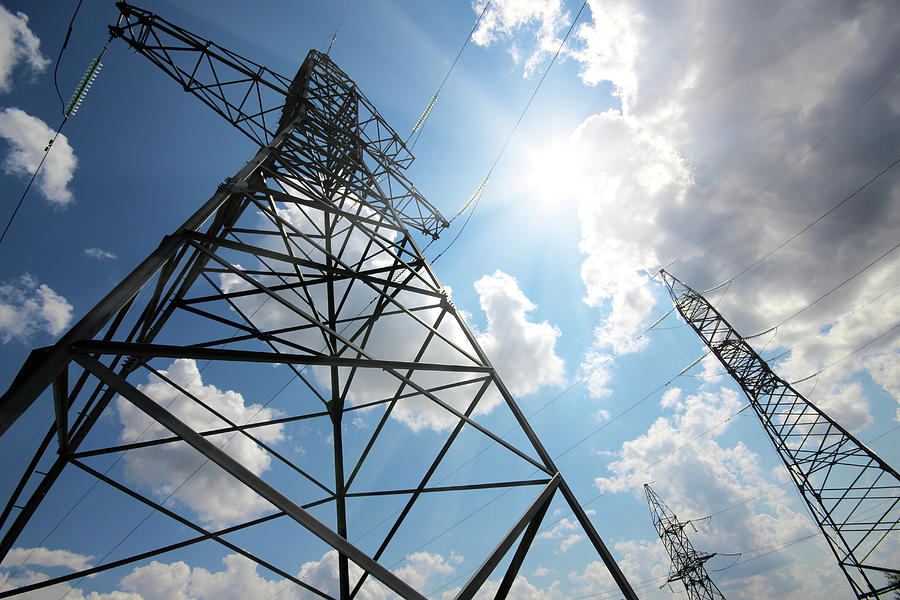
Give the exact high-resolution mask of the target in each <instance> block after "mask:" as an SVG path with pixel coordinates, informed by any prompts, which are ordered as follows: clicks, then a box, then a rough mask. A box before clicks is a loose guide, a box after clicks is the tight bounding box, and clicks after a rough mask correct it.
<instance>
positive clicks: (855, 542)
mask: <svg viewBox="0 0 900 600" xmlns="http://www.w3.org/2000/svg"><path fill="white" fill-rule="evenodd" d="M661 274H662V277H663V281H664V282H665V284H666V286H667V287H668V289H669V293H670V295H671V296H672V300H673V301H674V303H675V307H676V308H677V309H678V312H679V314H681V316H682V317H683V318H684V320H685V321H686V322H687V323H688V325H690V326H691V328H692V329H693V330H694V331H696V332H697V335H699V336H700V339H702V340H703V342H704V343H705V344H706V345H707V346H708V347H709V349H710V351H711V352H712V353H713V354H714V355H715V356H716V358H718V359H719V361H720V362H721V363H722V365H723V366H724V367H725V369H726V370H727V371H728V373H729V374H730V375H731V376H732V377H733V378H734V380H735V381H736V382H737V383H738V385H740V386H741V389H742V390H743V391H744V393H745V394H746V395H747V398H748V399H749V400H750V405H751V406H752V407H753V410H754V411H755V412H756V416H757V417H759V420H760V422H761V423H762V426H763V429H764V430H765V432H766V434H767V435H768V436H769V439H770V440H771V441H772V443H773V444H774V445H775V450H776V451H777V452H778V455H779V456H780V457H781V460H782V462H784V465H785V467H787V470H788V473H789V474H790V476H791V479H793V481H794V483H795V484H796V485H797V489H798V490H799V492H800V496H801V497H802V498H803V500H804V501H805V502H806V504H807V506H808V507H809V510H810V512H811V513H812V515H813V517H814V519H815V521H816V524H817V525H818V527H819V529H820V530H821V531H822V533H823V534H824V535H825V539H826V540H827V541H828V545H829V547H830V548H831V551H832V552H833V553H834V555H835V557H836V558H837V562H838V566H839V567H840V568H841V570H842V571H843V572H844V575H845V576H846V577H847V581H848V582H849V583H850V587H851V588H852V589H853V593H854V594H855V595H856V597H857V598H878V597H885V596H887V595H889V593H890V592H891V591H892V590H896V589H900V578H898V577H897V576H900V570H898V566H900V564H898V563H900V557H898V554H897V551H898V550H897V549H898V547H900V476H898V474H897V471H896V470H894V469H893V468H892V467H891V466H890V465H888V464H887V463H886V462H884V461H883V460H882V459H881V458H880V457H879V456H878V455H876V454H875V453H874V452H873V451H872V450H870V449H869V448H867V447H866V446H865V445H864V444H862V443H861V442H860V441H859V440H857V439H856V438H855V437H854V436H853V435H852V434H851V433H850V432H848V431H847V430H846V429H844V427H842V426H841V425H840V424H839V423H837V422H836V421H835V420H834V419H832V418H831V417H829V416H828V415H827V414H825V413H824V412H823V411H822V410H821V409H820V408H818V407H817V406H816V405H815V404H813V403H812V402H810V401H809V400H808V399H806V398H805V397H804V396H803V395H802V394H800V392H798V391H797V390H795V389H794V388H793V387H792V386H791V385H790V384H789V383H787V382H786V381H785V380H784V379H782V378H781V377H779V376H778V375H776V374H775V373H774V372H773V371H772V369H771V368H770V367H769V365H768V364H767V363H766V362H765V361H764V360H763V359H762V358H760V356H759V355H758V354H757V353H756V351H754V350H753V348H752V347H751V346H750V345H749V344H748V343H747V342H746V341H745V339H744V338H743V337H741V335H740V334H738V333H737V332H736V331H735V330H734V328H733V327H732V326H731V325H729V324H728V322H727V321H726V320H725V319H724V318H723V317H722V315H721V314H720V313H719V312H718V311H717V310H716V309H715V308H714V307H713V306H712V305H711V304H710V303H709V301H708V300H707V299H706V298H704V297H703V295H701V294H699V293H697V292H695V291H694V290H693V289H691V288H690V287H689V286H688V285H687V284H685V283H684V282H682V281H680V280H678V279H676V278H675V277H673V276H672V275H671V274H669V273H667V272H666V271H664V270H663V271H661ZM891 576H893V577H891Z"/></svg>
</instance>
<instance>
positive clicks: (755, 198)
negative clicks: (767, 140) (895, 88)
mask: <svg viewBox="0 0 900 600" xmlns="http://www.w3.org/2000/svg"><path fill="white" fill-rule="evenodd" d="M898 73H900V69H897V70H896V71H894V72H893V73H892V74H891V76H890V77H888V78H887V79H886V80H885V81H883V82H882V83H881V84H880V85H879V86H878V87H877V88H875V91H873V92H872V93H871V94H869V95H868V96H867V97H866V99H865V100H863V101H862V102H861V103H860V104H858V105H857V106H856V107H855V108H854V109H853V110H851V111H850V112H849V113H848V114H847V115H846V116H845V117H844V118H843V119H841V121H840V122H838V123H837V124H836V125H835V126H834V127H832V128H831V129H830V130H829V131H828V132H827V133H826V134H825V135H823V136H822V137H820V138H819V139H818V140H817V141H816V142H815V143H814V144H813V145H812V146H810V148H809V149H808V150H807V151H806V152H805V153H804V154H803V155H801V156H800V158H798V159H797V160H795V161H794V162H793V163H791V164H790V166H788V167H787V168H786V169H785V170H784V171H782V172H781V173H780V174H779V175H777V176H776V177H774V178H773V179H771V180H770V181H769V182H768V183H767V184H766V185H765V186H763V187H762V188H761V189H760V190H759V191H758V192H756V194H754V195H753V198H752V199H751V200H750V202H747V203H744V204H742V205H741V206H740V208H738V209H737V210H735V211H734V212H732V213H731V214H730V215H728V217H726V218H725V219H724V220H723V221H721V222H720V223H719V224H717V225H715V226H714V227H713V228H712V229H710V230H709V231H707V232H706V233H705V234H703V236H701V237H700V238H699V239H698V240H697V243H698V244H700V243H702V242H703V241H704V240H706V239H707V238H708V237H709V236H710V235H712V234H713V233H715V232H716V231H718V230H719V229H720V228H721V227H723V226H724V225H725V224H726V223H728V222H729V221H731V219H733V218H734V217H736V216H737V215H738V214H740V213H742V212H743V211H744V210H746V209H747V208H748V207H750V206H752V205H754V204H755V203H756V202H757V201H759V199H760V198H761V197H762V195H763V194H764V193H765V192H766V191H767V190H768V189H769V188H771V187H772V186H773V185H775V183H777V182H778V181H779V180H780V179H781V178H782V177H784V176H785V175H787V174H788V173H789V172H790V171H792V170H793V169H794V167H796V166H797V165H798V164H800V163H801V162H803V161H804V160H806V159H807V158H808V157H809V156H810V155H811V154H812V153H813V152H814V151H815V150H816V149H817V148H818V147H819V146H821V145H822V143H823V142H825V140H827V139H828V138H829V137H831V135H832V134H833V133H834V132H836V131H837V130H838V129H840V128H841V127H842V126H843V125H844V124H845V123H846V122H847V121H849V120H850V119H851V118H852V117H853V115H855V114H856V113H857V112H859V111H860V110H861V109H862V108H863V107H864V106H866V105H867V104H868V103H869V102H870V101H871V100H872V99H873V98H874V97H875V96H877V95H878V94H879V93H880V92H881V90H883V89H884V88H885V87H886V86H887V85H888V84H889V83H891V81H893V80H894V78H895V77H896V76H897V74H898ZM679 260H681V257H678V258H675V259H674V260H673V261H672V262H670V263H669V266H671V265H673V264H675V263H676V262H678V261H679ZM665 268H668V266H667V267H665Z"/></svg>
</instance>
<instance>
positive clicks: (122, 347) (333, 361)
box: [70, 340, 491, 395]
mask: <svg viewBox="0 0 900 600" xmlns="http://www.w3.org/2000/svg"><path fill="white" fill-rule="evenodd" d="M70 351H71V352H72V353H73V354H74V355H88V354H113V355H121V356H133V357H139V358H193V359H200V360H220V361H226V362H253V363H281V364H294V365H305V364H308V365H316V366H335V367H354V366H356V367H365V368H372V369H383V370H386V371H391V370H394V369H405V370H413V371H441V372H450V373H490V372H491V369H490V368H489V367H483V366H481V365H471V366H469V365H457V364H437V363H415V362H409V361H395V360H379V359H375V358H343V357H340V356H330V355H314V356H300V355H296V354H279V353H277V352H256V351H252V350H230V349H227V348H204V347H198V346H170V345H166V344H129V343H127V342H102V341H96V340H85V341H83V342H79V343H76V344H73V345H72V346H71V348H70ZM398 376H399V374H398ZM399 377H400V378H401V379H404V380H405V379H406V378H405V377H403V376H399ZM409 383H411V382H409ZM417 389H418V390H419V392H420V393H422V394H426V395H430V393H429V392H428V391H427V390H426V389H425V388H418V387H417Z"/></svg>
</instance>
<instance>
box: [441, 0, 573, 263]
mask: <svg viewBox="0 0 900 600" xmlns="http://www.w3.org/2000/svg"><path fill="white" fill-rule="evenodd" d="M585 6H587V0H584V2H583V3H582V4H581V8H579V9H578V13H577V14H576V15H575V18H574V19H573V20H572V23H571V24H570V25H569V29H568V30H567V31H566V35H565V36H563V39H562V40H561V41H560V43H559V47H557V49H556V53H555V54H554V55H553V58H551V59H550V63H549V64H548V65H547V68H546V69H544V73H543V75H541V78H540V80H539V81H538V83H537V85H536V86H535V88H534V91H533V92H531V96H530V97H529V98H528V102H526V103H525V107H524V108H523V109H522V112H521V113H520V114H519V118H518V119H516V122H515V124H514V125H513V127H512V129H511V130H510V132H509V135H508V136H507V137H506V141H505V142H503V145H502V146H501V147H500V151H499V152H498V153H497V156H496V158H494V162H493V163H491V167H490V168H489V169H488V172H487V175H486V176H485V177H484V179H482V180H481V183H479V184H478V187H477V188H476V190H475V193H474V194H472V196H471V197H470V198H469V199H468V200H467V201H466V202H465V203H464V204H463V206H462V208H460V210H459V211H458V212H457V213H456V216H454V217H453V218H452V219H450V224H452V223H453V221H455V220H456V219H458V218H459V217H460V216H462V215H463V214H464V213H466V212H468V215H466V220H465V221H463V224H462V226H461V227H460V228H459V231H457V232H456V235H455V236H454V237H453V239H452V240H450V243H449V244H447V246H446V247H444V249H443V250H441V251H440V252H438V253H437V255H436V256H435V257H434V258H433V259H431V264H434V263H435V262H436V261H437V260H438V259H439V258H440V257H441V256H443V255H444V253H445V252H447V250H449V249H450V248H451V247H452V246H453V244H455V243H456V240H458V239H459V236H460V235H462V232H463V231H464V230H465V229H466V226H467V225H468V224H469V220H470V219H471V218H472V215H473V214H474V213H475V209H476V208H477V207H478V203H479V201H480V200H481V197H482V195H483V194H484V189H485V187H487V184H488V181H489V180H490V178H491V175H492V174H493V173H494V169H496V168H497V163H499V162H500V158H501V157H502V156H503V153H504V152H506V148H507V146H509V142H510V140H512V137H513V135H515V133H516V130H517V129H518V128H519V125H520V124H521V123H522V119H524V118H525V113H527V112H528V109H529V108H530V107H531V104H532V102H534V98H535V96H537V93H538V91H539V90H540V89H541V86H542V85H543V83H544V80H545V79H547V74H548V73H549V72H550V69H551V68H552V67H553V65H554V63H556V59H557V58H559V55H560V53H561V52H562V49H563V46H565V44H566V41H567V40H568V39H569V36H570V35H571V34H572V31H573V30H574V29H575V25H576V24H577V23H578V19H579V18H580V17H581V13H582V12H584V8H585Z"/></svg>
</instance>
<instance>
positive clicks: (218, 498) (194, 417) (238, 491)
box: [116, 359, 284, 526]
mask: <svg viewBox="0 0 900 600" xmlns="http://www.w3.org/2000/svg"><path fill="white" fill-rule="evenodd" d="M159 372H160V376H157V375H155V374H149V375H148V378H147V383H145V384H142V385H139V386H138V389H139V390H141V391H142V392H144V393H145V394H146V395H147V396H149V397H150V398H152V399H153V400H154V401H155V402H157V403H158V404H159V405H160V406H163V407H166V409H167V410H168V411H169V412H171V413H172V414H174V415H175V416H176V417H178V418H179V419H181V421H183V422H184V423H185V424H186V425H188V426H189V427H191V428H192V429H194V430H195V431H206V430H209V429H215V428H217V427H226V426H227V424H226V423H225V421H223V420H222V419H220V418H219V417H217V416H215V415H214V414H212V413H211V412H209V411H208V410H206V409H205V408H204V407H203V406H201V405H200V404H199V403H197V402H196V401H194V400H193V399H191V398H190V397H188V396H187V395H185V394H183V393H182V392H181V391H179V390H178V389H177V388H176V387H174V386H173V385H172V384H170V383H169V382H168V381H166V380H165V379H164V378H167V379H169V380H171V381H172V382H173V383H174V384H177V385H178V386H180V387H181V388H182V389H184V390H185V391H186V392H188V393H189V394H191V395H192V396H194V397H195V398H197V399H199V400H201V401H202V402H204V403H205V404H207V405H209V406H210V407H212V408H213V409H214V410H216V411H218V412H219V413H221V414H222V415H224V416H225V417H227V418H228V419H229V420H230V421H231V422H233V423H236V424H238V425H245V424H247V423H251V422H261V421H268V420H270V419H273V418H275V417H276V416H277V414H278V413H277V411H275V410H273V409H270V408H264V407H263V406H261V405H259V404H246V403H245V401H244V397H243V396H242V395H241V394H240V393H239V392H236V391H233V390H226V391H222V390H220V389H219V388H217V387H216V386H214V385H212V384H204V383H203V378H202V376H201V373H200V370H199V369H198V368H197V363H196V362H195V361H193V360H191V359H178V360H176V361H174V362H173V363H172V364H171V365H170V366H169V368H168V369H165V370H160V371H159ZM116 408H117V411H118V415H119V421H120V422H121V424H122V430H121V432H120V434H119V438H120V440H121V441H122V442H123V443H131V442H134V441H137V440H138V439H140V440H151V439H156V438H161V437H167V436H169V435H170V434H169V432H168V430H167V429H165V428H164V427H163V426H162V425H160V424H159V423H157V422H156V421H153V420H152V419H151V418H150V417H148V416H147V415H146V414H144V413H143V412H141V411H140V410H138V409H137V408H136V407H135V406H134V405H133V404H131V403H130V402H128V401H127V400H125V399H124V398H122V397H121V396H119V397H117V399H116ZM254 436H255V437H256V438H257V439H259V440H260V441H262V442H265V443H276V442H279V441H281V440H282V439H284V435H283V433H282V426H281V425H273V426H270V427H259V428H255V430H254ZM207 439H209V440H210V441H211V442H213V443H214V444H216V445H217V446H219V447H220V448H222V449H223V450H224V451H225V452H227V453H228V454H229V455H231V456H232V457H233V458H235V459H236V460H238V461H239V462H240V463H241V464H242V465H243V466H244V467H246V468H247V469H249V470H250V471H252V472H253V473H254V474H256V475H259V474H261V473H262V472H264V471H266V470H267V469H268V468H269V465H270V464H271V461H272V459H271V457H270V455H269V454H268V453H267V452H266V451H265V450H263V449H262V448H260V447H259V446H257V445H256V443H254V442H253V441H252V440H250V439H249V438H247V437H245V436H243V435H240V434H231V433H228V434H221V435H215V436H210V437H208V438H207ZM125 476H126V477H127V478H128V479H129V480H130V481H132V482H134V483H136V484H138V485H140V486H147V487H149V488H150V489H152V490H153V493H154V494H155V495H156V496H158V497H160V498H166V497H168V496H169V495H174V497H175V498H176V499H177V500H178V501H179V502H181V503H183V504H184V505H185V506H187V507H188V508H190V509H191V510H193V511H194V512H196V513H197V516H198V517H199V518H200V520H202V521H204V522H206V523H209V524H212V525H215V526H224V525H230V524H233V523H238V522H243V521H247V520H249V519H251V518H253V517H256V516H259V515H260V514H262V513H264V512H265V511H266V510H268V509H269V508H271V505H270V504H269V503H268V502H266V501H265V500H263V498H262V497H260V496H258V495H257V494H256V493H255V492H253V491H251V490H250V489H249V488H247V487H246V486H244V485H243V484H242V483H240V482H239V481H238V480H236V479H234V478H233V477H231V476H230V475H229V474H228V473H226V472H225V471H224V470H223V469H221V468H219V467H218V466H217V465H215V464H213V463H211V462H208V461H207V460H206V459H205V458H204V457H203V456H202V455H201V454H200V453H199V452H197V451H196V450H194V449H193V448H191V447H190V446H188V445H187V444H186V443H184V442H175V443H172V444H166V445H163V446H156V447H151V448H144V449H140V450H133V451H131V452H129V453H127V454H126V455H125Z"/></svg>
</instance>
